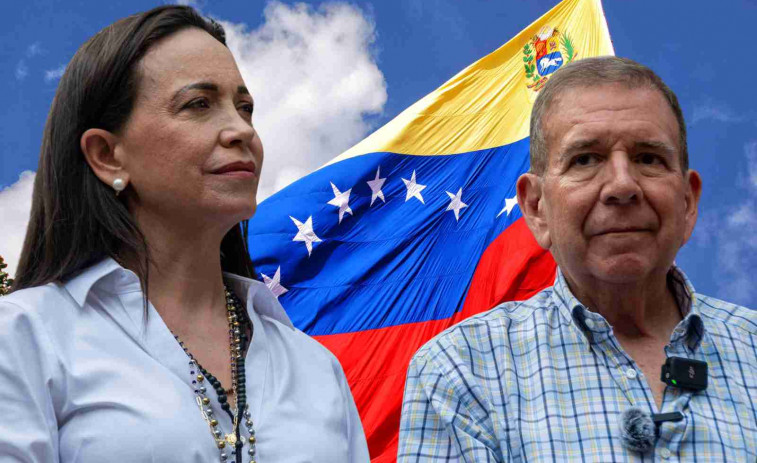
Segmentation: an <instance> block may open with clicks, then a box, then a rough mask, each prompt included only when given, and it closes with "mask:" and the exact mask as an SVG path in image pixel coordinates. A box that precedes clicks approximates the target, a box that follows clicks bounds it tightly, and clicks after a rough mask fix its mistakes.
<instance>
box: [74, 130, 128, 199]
mask: <svg viewBox="0 0 757 463" xmlns="http://www.w3.org/2000/svg"><path fill="white" fill-rule="evenodd" d="M117 141H118V137H117V136H116V135H114V134H113V133H112V132H109V131H107V130H103V129H88V130H87V131H86V132H84V134H82V136H81V140H80V144H81V150H82V153H84V158H85V159H86V160H87V164H89V167H91V168H92V171H93V172H94V173H95V175H96V176H97V178H99V179H100V181H102V182H103V183H105V184H106V185H108V186H109V187H111V188H113V189H114V190H115V191H116V194H118V193H120V192H121V191H123V189H124V188H126V185H128V184H129V174H128V172H126V170H125V169H124V165H123V159H121V157H120V156H117V155H116V144H117Z"/></svg>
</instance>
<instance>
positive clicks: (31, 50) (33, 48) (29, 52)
mask: <svg viewBox="0 0 757 463" xmlns="http://www.w3.org/2000/svg"><path fill="white" fill-rule="evenodd" d="M41 53H42V46H41V45H40V43H39V42H34V43H33V44H31V45H29V46H28V47H26V56H27V57H29V58H31V57H32V56H37V55H39V54H41Z"/></svg>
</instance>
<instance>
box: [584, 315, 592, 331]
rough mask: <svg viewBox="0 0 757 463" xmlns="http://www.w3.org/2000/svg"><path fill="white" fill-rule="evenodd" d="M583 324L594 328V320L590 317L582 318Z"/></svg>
mask: <svg viewBox="0 0 757 463" xmlns="http://www.w3.org/2000/svg"><path fill="white" fill-rule="evenodd" d="M584 325H586V328H588V329H590V330H593V329H594V320H592V319H591V318H587V319H585V320H584Z"/></svg>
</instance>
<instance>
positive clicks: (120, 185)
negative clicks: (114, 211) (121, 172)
mask: <svg viewBox="0 0 757 463" xmlns="http://www.w3.org/2000/svg"><path fill="white" fill-rule="evenodd" d="M125 188H126V182H125V181H124V179H122V178H116V179H115V180H113V189H114V190H116V196H118V193H120V192H122V191H124V189H125Z"/></svg>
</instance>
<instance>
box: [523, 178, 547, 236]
mask: <svg viewBox="0 0 757 463" xmlns="http://www.w3.org/2000/svg"><path fill="white" fill-rule="evenodd" d="M516 189H517V192H518V206H519V207H520V211H521V213H523V218H524V219H526V225H528V228H529V229H530V230H531V233H532V234H533V235H534V238H536V242H537V243H539V246H541V247H542V248H544V249H549V248H550V247H552V239H551V238H550V236H549V227H548V226H547V220H546V218H545V217H544V204H543V202H542V200H543V198H544V194H543V190H542V181H541V177H539V176H538V175H536V174H532V173H530V172H528V173H525V174H523V175H521V176H520V178H518V183H517V184H516Z"/></svg>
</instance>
